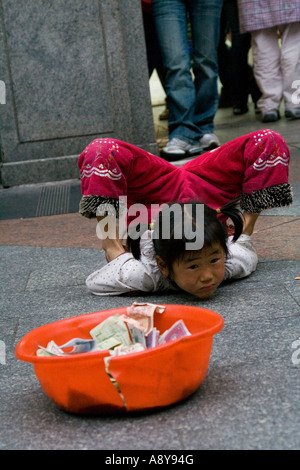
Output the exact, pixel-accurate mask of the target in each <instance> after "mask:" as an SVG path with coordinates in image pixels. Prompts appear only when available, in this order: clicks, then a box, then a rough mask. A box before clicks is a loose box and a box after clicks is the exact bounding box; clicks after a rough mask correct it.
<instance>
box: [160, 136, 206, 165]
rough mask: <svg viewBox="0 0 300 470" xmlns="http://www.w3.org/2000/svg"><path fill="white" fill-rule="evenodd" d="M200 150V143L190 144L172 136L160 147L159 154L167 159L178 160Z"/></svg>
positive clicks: (198, 152) (197, 153)
mask: <svg viewBox="0 0 300 470" xmlns="http://www.w3.org/2000/svg"><path fill="white" fill-rule="evenodd" d="M201 152H202V148H201V147H200V145H192V144H189V143H188V142H185V141H184V140H181V139H178V137H173V139H171V140H169V142H168V143H167V145H166V146H165V147H163V148H162V150H161V156H162V157H163V158H164V159H165V160H168V161H174V160H178V159H181V158H184V157H191V156H192V155H199V154H200V153H201Z"/></svg>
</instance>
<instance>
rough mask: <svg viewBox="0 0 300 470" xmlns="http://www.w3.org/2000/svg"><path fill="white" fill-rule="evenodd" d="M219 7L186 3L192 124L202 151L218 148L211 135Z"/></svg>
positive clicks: (207, 1)
mask: <svg viewBox="0 0 300 470" xmlns="http://www.w3.org/2000/svg"><path fill="white" fill-rule="evenodd" d="M222 4H223V0H190V1H189V2H188V5H189V14H190V21H191V28H192V38H193V61H194V62H193V72H194V76H195V82H194V83H195V89H196V101H195V110H194V123H195V124H196V126H197V129H198V138H199V139H200V144H201V146H202V147H203V148H204V149H210V148H215V147H218V146H219V145H220V142H219V140H218V138H217V137H216V136H215V135H214V118H215V114H216V112H217V109H218V73H219V72H218V45H219V38H220V18H221V11H222Z"/></svg>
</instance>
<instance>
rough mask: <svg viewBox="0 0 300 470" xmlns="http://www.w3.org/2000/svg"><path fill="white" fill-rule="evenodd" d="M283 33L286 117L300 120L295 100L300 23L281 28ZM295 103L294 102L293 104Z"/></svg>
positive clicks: (299, 51) (282, 66) (282, 58)
mask: <svg viewBox="0 0 300 470" xmlns="http://www.w3.org/2000/svg"><path fill="white" fill-rule="evenodd" d="M279 30H280V33H281V70H282V76H283V99H284V103H285V115H286V117H292V118H300V104H299V103H298V104H297V102H295V100H293V93H294V92H295V89H294V88H292V85H293V83H294V82H295V80H297V79H299V78H300V77H299V76H297V74H298V73H299V71H298V68H299V64H300V23H291V24H288V25H283V26H280V27H279ZM293 101H294V102H293Z"/></svg>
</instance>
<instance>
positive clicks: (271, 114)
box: [261, 109, 280, 122]
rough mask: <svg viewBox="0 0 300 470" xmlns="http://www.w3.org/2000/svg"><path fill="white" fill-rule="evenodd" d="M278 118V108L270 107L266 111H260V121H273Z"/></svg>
mask: <svg viewBox="0 0 300 470" xmlns="http://www.w3.org/2000/svg"><path fill="white" fill-rule="evenodd" d="M279 119H280V114H279V111H278V109H271V111H268V112H267V113H262V119H261V120H262V122H275V121H278V120H279Z"/></svg>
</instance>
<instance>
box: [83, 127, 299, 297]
mask: <svg viewBox="0 0 300 470" xmlns="http://www.w3.org/2000/svg"><path fill="white" fill-rule="evenodd" d="M78 165H79V168H80V176H81V182H82V194H83V196H82V199H81V202H80V212H81V214H82V215H84V216H86V217H95V216H96V215H97V212H98V215H99V220H100V218H101V217H102V216H103V214H104V213H105V211H106V209H109V208H111V207H112V206H113V207H115V209H116V211H118V210H119V198H121V197H124V196H126V197H127V206H128V208H129V209H130V207H131V206H132V205H133V204H135V203H140V204H143V205H144V206H145V207H147V209H148V210H149V216H148V220H147V221H146V222H150V221H152V220H151V219H152V218H153V213H151V204H163V203H169V202H170V201H178V202H181V203H185V204H183V205H182V207H183V212H184V209H185V206H187V207H188V206H189V204H188V203H190V202H191V201H199V202H201V203H204V204H205V205H206V206H208V207H207V208H206V209H205V213H204V218H205V219H207V220H205V224H206V227H205V229H204V231H207V230H208V228H209V227H210V226H211V224H212V219H213V217H210V215H211V214H210V215H209V208H210V209H214V210H213V211H212V212H213V215H214V217H215V218H216V217H218V219H219V220H221V221H222V222H223V223H226V218H227V217H230V219H231V220H232V221H233V222H234V224H235V231H236V233H235V236H234V240H235V239H237V241H234V240H233V238H232V237H229V238H228V239H227V242H226V241H225V245H226V248H225V247H224V244H223V252H222V251H221V255H222V254H223V258H222V256H221V258H222V266H223V267H222V270H223V275H221V274H220V273H221V272H222V270H220V272H219V275H218V276H219V277H218V278H217V279H213V280H210V279H209V282H210V283H208V284H207V281H205V280H204V281H202V282H203V283H204V284H205V283H206V284H207V287H209V286H211V288H210V289H208V290H205V289H204V290H203V291H201V290H200V292H199V289H196V290H195V291H194V290H193V288H192V287H187V285H186V283H184V285H180V284H181V283H180V279H181V278H182V275H181V277H180V276H179V275H178V276H176V275H175V277H174V266H175V264H174V263H175V261H176V262H177V264H178V259H177V260H173V263H171V265H170V264H169V266H168V265H167V263H166V261H165V260H164V259H163V254H162V252H160V253H158V252H157V244H156V248H155V243H153V242H155V240H151V239H148V240H147V239H144V240H142V241H141V250H140V251H141V254H140V259H136V258H135V257H134V255H133V254H132V253H130V252H128V251H126V250H125V249H124V247H123V245H122V244H121V242H120V240H119V239H105V240H103V248H104V250H105V251H106V257H107V260H108V261H109V263H108V264H107V265H106V266H104V268H102V269H100V270H99V271H96V272H95V273H93V274H91V275H90V276H89V277H88V279H87V286H88V288H89V289H90V290H91V291H92V292H93V293H95V294H99V295H109V294H111V295H116V294H122V293H125V292H132V291H136V290H141V291H144V292H147V291H148V292H149V291H156V290H161V289H170V288H172V289H174V288H178V287H179V288H182V289H183V290H186V291H187V292H190V293H194V295H196V296H197V297H200V298H206V297H209V296H210V295H212V293H213V292H214V291H215V290H216V287H217V286H218V285H219V284H220V282H219V281H220V278H221V277H222V278H224V279H225V278H226V279H228V278H239V277H245V276H247V275H248V274H250V273H251V272H252V271H253V270H255V267H256V263H257V256H256V253H255V250H254V247H253V245H252V242H251V238H250V236H251V234H252V232H253V228H254V224H255V221H256V219H257V217H258V215H259V213H260V212H261V211H262V210H264V209H268V208H273V207H281V206H287V205H289V204H291V202H292V195H291V187H290V185H289V183H288V165H289V150H288V147H287V145H286V143H285V141H284V139H283V138H282V136H281V135H280V134H278V133H276V132H274V131H271V130H268V129H266V130H260V131H257V132H252V133H249V134H247V135H245V136H242V137H239V138H237V139H234V140H233V141H231V142H228V143H226V144H224V145H222V146H220V147H218V148H217V149H214V150H212V151H210V152H207V153H205V154H203V155H200V156H199V157H196V158H195V159H193V160H191V161H189V162H187V163H186V164H184V165H183V166H181V167H175V166H174V165H172V164H171V163H169V162H166V161H165V160H163V159H161V158H160V157H157V156H155V155H152V154H149V153H148V152H146V151H144V150H142V149H140V148H138V147H135V146H133V145H131V144H128V143H126V142H121V141H119V140H116V139H110V138H100V139H96V140H94V141H93V142H91V144H89V145H88V146H87V148H86V149H85V150H84V151H83V152H82V154H81V155H80V157H79V161H78ZM236 198H239V199H240V206H241V209H242V210H243V211H244V214H243V218H244V227H243V229H240V228H239V227H240V222H239V220H240V219H239V215H238V213H237V211H236V209H235V208H234V207H232V204H231V205H230V204H229V206H228V205H227V203H230V202H232V201H233V200H236ZM233 206H234V205H233ZM156 215H157V214H155V217H156ZM130 221H131V219H130V217H128V223H130ZM206 222H207V223H206ZM241 232H242V234H241ZM218 233H219V235H218V237H217V239H216V237H213V241H208V242H207V244H205V241H204V247H203V249H202V250H200V251H199V253H198V254H199V255H201V256H202V257H205V258H206V259H205V260H201V259H200V260H197V268H195V266H194V265H192V266H193V269H190V270H189V271H194V270H195V271H196V269H197V270H198V271H199V272H201V271H202V272H205V269H206V268H205V266H206V265H207V263H208V264H209V265H213V264H216V259H215V258H210V255H211V254H212V255H214V254H215V252H216V251H218V249H217V248H218V247H215V246H214V245H216V244H217V245H218V243H219V245H220V246H222V243H223V241H224V240H223V241H222V237H221V236H220V231H219V232H218ZM240 234H241V236H239V235H240ZM204 238H205V237H204ZM167 242H168V240H165V243H167ZM169 242H170V244H171V240H169ZM217 242H218V243H217ZM210 248H214V249H213V251H212V252H211V253H207V249H210ZM164 251H166V248H164ZM226 251H227V256H226ZM191 253H192V251H191V252H190V253H189V254H188V256H190V254H191ZM194 254H195V253H194ZM219 254H220V253H218V255H219ZM136 256H137V257H138V255H136ZM180 256H181V258H180V259H181V260H184V256H183V257H182V255H180ZM202 261H203V263H202ZM201 263H202V264H201ZM201 266H202V269H201ZM209 276H210V277H211V276H212V274H209ZM187 279H190V277H189V276H187ZM221 280H222V279H221ZM212 281H213V282H212ZM200 289H201V287H200Z"/></svg>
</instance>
